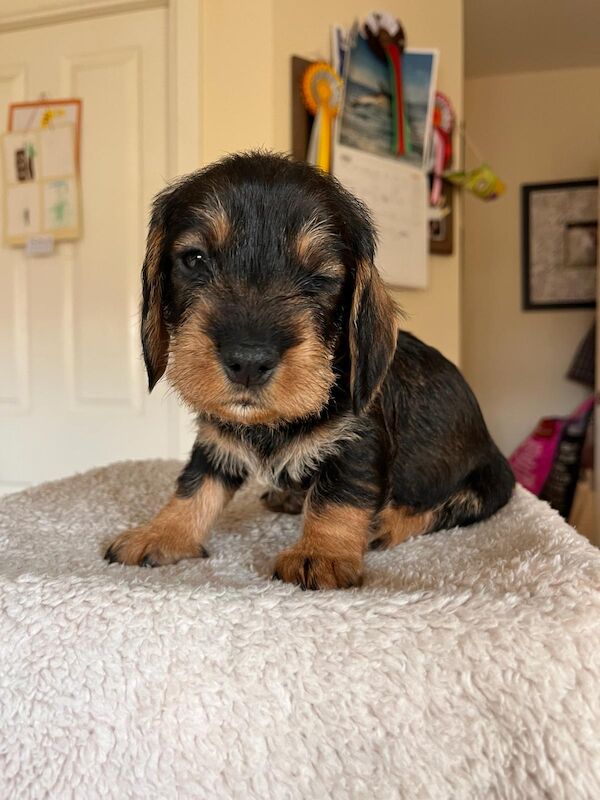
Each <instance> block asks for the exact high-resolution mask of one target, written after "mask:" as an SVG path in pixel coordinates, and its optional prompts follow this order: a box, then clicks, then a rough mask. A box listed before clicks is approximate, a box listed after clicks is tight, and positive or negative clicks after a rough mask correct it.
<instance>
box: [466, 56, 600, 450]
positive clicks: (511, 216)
mask: <svg viewBox="0 0 600 800" xmlns="http://www.w3.org/2000/svg"><path fill="white" fill-rule="evenodd" d="M465 119H466V125H467V132H468V135H469V137H470V139H472V141H473V142H475V143H476V145H477V147H478V148H479V149H480V150H481V151H482V153H483V154H484V157H485V159H486V160H487V161H489V162H490V164H491V165H492V166H493V167H494V169H495V170H496V171H497V172H498V174H499V175H500V176H501V177H502V178H503V179H504V180H505V181H506V183H507V184H508V190H507V192H506V194H505V195H504V196H503V197H502V198H500V199H498V200H496V201H493V202H491V203H483V202H481V201H479V200H477V199H476V198H473V197H466V198H465V206H464V224H465V237H464V247H465V251H464V273H463V287H464V294H463V350H462V356H463V369H464V372H465V374H466V376H467V378H468V380H469V381H470V383H471V385H472V387H473V389H474V390H475V393H476V394H477V396H478V398H479V400H480V403H481V406H482V409H483V412H484V415H485V417H486V419H487V421H488V424H489V426H490V429H491V431H492V434H493V435H494V437H495V438H496V440H497V442H498V444H499V445H500V447H501V448H502V449H503V450H504V451H505V452H506V453H509V452H511V451H512V450H513V448H514V447H515V445H517V444H518V443H519V442H520V440H521V439H523V437H524V436H526V435H527V434H528V433H529V431H530V430H531V429H532V428H533V426H534V425H535V423H536V422H537V420H538V419H539V417H541V416H544V415H560V414H564V413H566V412H569V411H570V410H571V409H572V408H573V407H574V406H575V405H576V404H577V403H578V402H580V400H582V399H583V398H584V397H585V396H586V394H587V392H586V391H585V390H584V389H583V388H581V387H579V386H578V385H577V384H574V383H572V382H570V381H568V380H566V379H565V378H564V374H565V372H566V370H567V369H568V367H569V363H570V360H571V358H572V356H573V353H574V351H575V348H576V347H577V344H578V342H579V341H580V339H581V338H582V336H583V335H584V333H585V332H586V331H587V330H588V328H589V326H590V324H591V321H592V318H593V312H592V311H589V310H574V311H571V310H563V311H527V312H524V311H521V283H520V282H521V257H520V197H519V191H520V190H519V187H520V184H522V183H537V182H542V181H552V180H566V179H569V178H588V177H594V176H597V174H598V160H599V156H600V135H599V132H600V69H599V68H593V69H592V68H590V69H581V70H562V71H558V72H550V71H547V72H532V73H522V74H517V75H514V74H513V75H504V76H495V77H486V78H476V79H471V80H467V81H466V84H465ZM472 158H473V157H472V156H471V159H472Z"/></svg>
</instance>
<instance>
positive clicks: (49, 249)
mask: <svg viewBox="0 0 600 800" xmlns="http://www.w3.org/2000/svg"><path fill="white" fill-rule="evenodd" d="M53 252H54V236H32V237H31V239H28V240H27V243H26V244H25V255H26V256H34V257H39V256H51V255H52V253H53Z"/></svg>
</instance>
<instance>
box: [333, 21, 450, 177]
mask: <svg viewBox="0 0 600 800" xmlns="http://www.w3.org/2000/svg"><path fill="white" fill-rule="evenodd" d="M350 41H351V46H350V48H349V50H348V51H347V57H346V61H347V64H346V82H345V93H344V104H343V108H342V113H341V117H340V121H339V126H340V131H339V141H340V143H341V144H343V145H347V146H348V147H354V148H357V149H358V150H365V151H367V152H369V153H375V154H377V155H389V156H393V152H392V151H393V144H392V142H393V122H392V87H391V78H390V72H389V68H388V65H387V63H386V62H385V61H383V60H381V59H380V58H378V57H377V56H376V55H375V53H374V52H373V50H372V49H371V47H370V46H369V44H368V42H367V39H366V38H365V37H364V36H363V35H362V34H361V33H360V32H357V33H356V34H355V35H354V36H351V40H350ZM437 60H438V53H437V51H436V50H417V49H410V48H409V49H407V50H405V51H404V52H403V54H402V84H403V92H404V109H405V113H406V116H407V120H408V125H409V128H410V149H409V150H408V151H407V152H406V153H405V154H404V155H402V156H393V157H396V158H402V159H405V160H406V161H408V162H409V163H410V164H412V165H414V166H417V167H419V168H421V169H423V168H425V166H426V161H427V159H428V156H429V153H430V147H431V133H432V119H433V105H434V101H435V87H436V78H437Z"/></svg>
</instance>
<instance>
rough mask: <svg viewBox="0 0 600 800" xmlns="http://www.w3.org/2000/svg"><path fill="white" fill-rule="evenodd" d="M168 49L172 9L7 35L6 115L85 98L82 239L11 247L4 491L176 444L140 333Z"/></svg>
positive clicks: (3, 273)
mask: <svg viewBox="0 0 600 800" xmlns="http://www.w3.org/2000/svg"><path fill="white" fill-rule="evenodd" d="M166 47H167V13H166V10H165V9H163V8H153V9H148V10H144V11H137V12H134V13H120V14H114V15H109V16H99V17H95V18H93V19H85V20H80V21H74V22H65V23H60V24H55V25H47V26H40V27H39V28H29V29H24V30H21V31H16V32H10V33H4V34H1V35H0V124H2V125H4V120H6V118H7V106H8V103H9V102H11V101H19V100H32V99H37V98H38V97H39V96H40V95H41V94H42V93H44V94H45V95H46V96H47V97H48V98H63V97H80V98H81V99H82V100H83V124H82V141H81V148H82V149H81V154H82V160H81V171H82V203H83V236H82V238H81V239H80V240H79V241H77V242H73V243H61V244H58V245H57V247H56V250H55V253H54V254H53V255H52V256H50V257H46V258H26V257H25V255H24V252H23V250H22V249H16V248H8V247H4V246H3V247H2V249H1V250H0V491H4V492H6V491H13V490H17V489H19V488H21V487H23V486H27V485H30V484H32V483H36V482H39V481H42V480H46V479H50V478H56V477H61V476H63V475H67V474H70V473H72V472H74V471H77V470H83V469H86V468H88V467H91V466H95V465H99V464H105V463H108V462H110V461H114V460H119V459H126V458H143V457H152V456H169V455H172V454H173V453H176V452H177V443H176V442H175V441H173V439H174V437H175V434H176V429H177V425H176V420H177V417H176V412H175V415H174V413H173V410H172V408H171V405H170V403H168V402H167V400H166V399H165V397H164V393H163V392H162V391H161V389H160V388H159V389H158V391H157V392H156V396H152V397H151V398H150V397H148V396H147V393H146V384H145V375H144V372H143V366H142V362H141V359H140V344H139V335H138V299H139V293H140V285H139V272H140V265H141V262H142V258H143V247H144V239H145V231H146V222H147V216H148V207H149V202H150V199H151V197H152V195H153V194H154V193H155V192H156V191H158V190H159V189H160V188H161V187H162V186H163V185H164V180H165V176H166V174H167V165H166V159H167V142H166V128H167V117H166V107H167V97H166V86H167V75H166V70H167V66H166ZM0 202H2V201H1V200H0ZM0 213H2V209H0ZM173 420H175V423H174V421H173Z"/></svg>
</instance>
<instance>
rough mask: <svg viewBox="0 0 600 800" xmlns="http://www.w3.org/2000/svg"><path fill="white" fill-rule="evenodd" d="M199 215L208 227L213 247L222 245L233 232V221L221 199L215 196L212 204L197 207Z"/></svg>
mask: <svg viewBox="0 0 600 800" xmlns="http://www.w3.org/2000/svg"><path fill="white" fill-rule="evenodd" d="M196 212H197V214H198V216H199V217H201V219H202V220H203V222H204V223H205V224H206V226H207V228H208V236H209V238H210V243H211V244H212V245H213V247H217V248H218V247H222V246H223V245H224V244H225V242H226V241H227V239H228V238H229V235H230V233H231V221H230V219H229V217H228V215H227V212H226V211H225V209H224V208H223V206H222V205H221V201H220V200H219V199H218V198H216V197H213V198H211V201H210V205H206V206H203V207H202V208H198V209H196Z"/></svg>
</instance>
